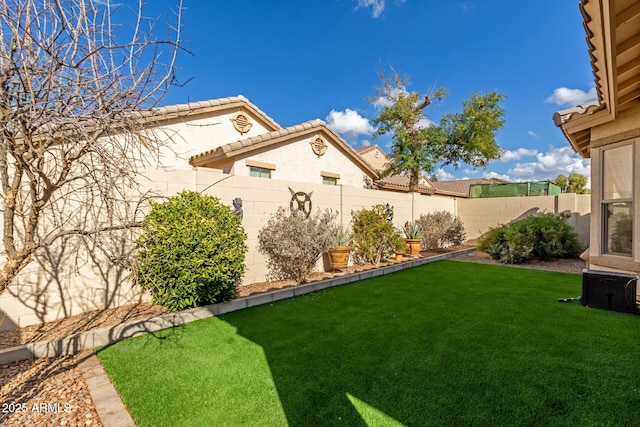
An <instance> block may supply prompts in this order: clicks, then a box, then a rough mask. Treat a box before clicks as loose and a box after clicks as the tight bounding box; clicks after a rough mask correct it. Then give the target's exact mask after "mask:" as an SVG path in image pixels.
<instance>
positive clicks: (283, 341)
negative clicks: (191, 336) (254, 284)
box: [222, 276, 453, 426]
mask: <svg viewBox="0 0 640 427" xmlns="http://www.w3.org/2000/svg"><path fill="white" fill-rule="evenodd" d="M397 277H402V276H397ZM405 279H406V278H405ZM387 280H388V279H387ZM378 286H381V287H382V288H384V287H385V285H383V284H382V281H381V282H380V284H376V283H375V280H374V281H371V282H369V283H368V284H367V287H368V292H374V293H381V298H366V299H362V298H360V299H358V298H357V293H358V292H362V290H360V291H358V287H359V286H358V285H355V286H351V287H350V288H349V289H342V290H341V294H340V298H345V299H348V300H349V301H353V303H351V304H350V305H344V304H340V303H337V302H336V303H334V301H332V299H338V298H337V297H336V296H335V295H333V296H332V291H331V290H329V291H326V292H325V293H323V294H322V295H313V294H311V295H308V296H304V297H302V298H300V299H297V301H296V304H287V303H284V304H279V305H277V306H272V307H263V308H257V310H265V313H264V314H265V316H262V315H259V314H258V313H255V312H253V313H249V312H235V313H230V314H229V315H225V316H223V317H222V320H224V321H225V322H228V323H229V324H230V325H232V326H233V327H234V328H236V330H237V334H238V335H240V336H242V337H244V338H246V339H248V340H250V341H251V342H253V343H255V344H258V345H259V346H261V347H262V349H263V351H264V353H265V356H266V358H267V360H268V366H269V368H270V370H271V375H272V378H273V382H274V384H275V386H276V388H277V391H278V396H279V398H280V401H281V404H282V407H283V409H284V412H285V414H286V417H287V421H288V423H289V425H292V426H308V425H337V424H342V425H388V426H393V425H402V424H404V425H419V424H422V423H423V422H424V421H425V420H430V421H431V422H433V421H434V414H433V413H432V411H430V409H433V408H434V406H437V402H434V401H433V397H434V394H433V387H435V386H432V385H431V384H430V381H429V378H427V377H426V375H427V373H428V372H429V371H430V370H432V369H434V367H436V368H437V366H438V365H440V364H441V363H442V362H443V360H441V359H440V356H436V357H435V359H430V357H431V356H430V355H429V354H430V353H429V352H428V351H426V350H427V349H428V348H429V346H430V345H431V343H432V342H433V338H434V337H436V336H441V335H442V334H443V331H442V330H433V328H432V327H431V326H430V322H431V321H432V319H430V318H429V316H428V315H427V316H420V315H419V312H420V311H421V310H420V309H418V308H417V307H419V306H420V298H421V296H417V298H416V297H414V296H412V295H410V294H405V296H404V298H402V297H401V291H398V292H399V293H398V295H396V296H398V297H400V298H396V296H390V295H389V289H388V288H387V289H386V290H384V292H385V295H386V297H387V298H385V297H384V296H383V295H382V289H379V288H378ZM405 291H406V290H405ZM345 292H353V293H354V295H353V297H352V298H349V297H348V296H346V295H344V293H345ZM318 298H322V303H321V306H323V307H324V309H322V310H317V309H314V310H305V306H307V305H313V306H314V307H317V306H318V304H317V301H315V300H317V299H318ZM412 298H413V299H414V301H413V302H414V303H417V304H413V306H412V307H410V306H411V305H412V304H411V302H410V301H411V299H412ZM305 300H306V302H305ZM394 305H395V307H394ZM338 310H340V311H338ZM267 311H268V313H267ZM336 312H340V313H341V315H340V316H336V315H335V313H336ZM303 314H304V315H303ZM443 317H445V319H439V321H438V323H440V322H442V321H444V322H446V321H447V319H446V317H447V315H443ZM418 318H422V319H423V320H416V319H418ZM452 321H453V319H452ZM382 323H384V327H380V325H381V324H382ZM282 325H287V327H282ZM436 354H438V353H436ZM416 357H417V359H416ZM421 365H422V366H421ZM427 389H431V390H430V391H427ZM442 392H443V393H446V390H442ZM429 412H431V413H429ZM445 412H446V411H445ZM435 417H437V415H435ZM440 421H441V422H446V420H440Z"/></svg>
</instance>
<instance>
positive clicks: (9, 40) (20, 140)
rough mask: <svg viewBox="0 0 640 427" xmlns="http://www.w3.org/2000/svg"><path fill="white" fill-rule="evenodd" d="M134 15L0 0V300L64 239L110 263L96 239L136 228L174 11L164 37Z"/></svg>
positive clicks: (73, 0) (167, 70)
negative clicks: (139, 178) (86, 243)
mask: <svg viewBox="0 0 640 427" xmlns="http://www.w3.org/2000/svg"><path fill="white" fill-rule="evenodd" d="M129 4H131V2H129ZM143 9H144V2H143V1H142V0H138V1H137V3H136V8H135V9H127V8H125V7H117V6H114V5H112V4H111V2H110V1H109V0H0V36H1V38H2V42H1V43H0V185H1V189H2V194H1V196H0V197H1V199H0V209H1V210H2V212H1V213H2V221H3V226H2V233H3V234H2V244H3V246H4V247H3V248H2V249H3V252H2V253H0V259H2V260H3V261H4V263H3V265H2V268H1V270H0V293H2V292H4V291H5V290H6V289H7V287H8V286H9V284H10V283H11V282H12V280H13V279H14V278H15V277H16V275H17V274H18V273H19V272H20V271H22V270H23V269H24V268H25V267H26V266H27V265H29V263H30V262H31V260H32V259H33V257H34V255H36V253H37V252H38V251H39V250H41V249H43V248H45V247H47V246H49V245H51V244H52V243H54V242H56V241H57V240H59V239H61V238H64V237H65V236H70V235H80V236H84V238H90V239H93V241H94V242H93V243H94V244H95V245H96V246H97V247H101V248H103V249H104V250H105V251H106V253H107V254H109V251H108V248H107V247H106V245H104V244H102V243H103V241H102V240H101V237H100V236H101V235H102V234H103V233H105V232H108V231H113V230H123V229H127V228H129V227H135V226H139V225H140V224H139V222H138V221H139V220H140V207H141V206H142V204H143V202H144V199H145V197H144V195H143V194H138V193H137V188H138V187H137V185H136V180H135V177H136V174H137V173H138V171H139V168H140V167H144V166H145V165H147V164H150V163H151V162H153V161H154V159H155V158H156V157H155V156H157V154H158V152H159V150H160V146H161V141H162V140H163V138H161V137H160V135H157V134H156V131H154V130H153V128H152V127H149V123H150V121H153V113H152V108H153V107H154V106H156V104H157V102H158V101H159V100H160V99H161V98H162V96H163V95H164V94H165V93H166V91H167V89H168V88H169V87H170V86H171V84H173V83H174V82H175V76H174V64H175V61H176V55H177V53H178V52H179V50H180V49H181V48H180V45H181V28H182V22H181V16H182V3H181V2H180V3H178V4H177V9H176V10H174V11H172V14H171V15H170V17H171V19H170V22H168V23H167V25H166V26H165V25H164V24H163V25H162V26H159V25H158V20H157V19H149V18H146V17H145V15H144V13H143ZM116 18H117V19H118V21H120V22H125V23H127V24H126V25H125V24H123V25H117V24H116ZM160 27H162V29H163V30H166V29H168V30H169V31H168V32H167V33H166V34H168V35H166V36H165V37H167V38H166V39H164V40H161V39H159V38H158V37H157V35H156V30H157V29H158V28H160ZM142 111H146V113H142ZM107 240H108V239H107ZM111 258H112V260H115V259H113V258H114V256H111ZM116 261H117V260H116Z"/></svg>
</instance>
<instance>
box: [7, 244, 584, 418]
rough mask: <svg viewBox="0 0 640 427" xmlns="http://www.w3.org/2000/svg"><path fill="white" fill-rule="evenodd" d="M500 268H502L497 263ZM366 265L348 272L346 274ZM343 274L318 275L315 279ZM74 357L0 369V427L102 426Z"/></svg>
mask: <svg viewBox="0 0 640 427" xmlns="http://www.w3.org/2000/svg"><path fill="white" fill-rule="evenodd" d="M451 250H452V249H448V250H441V251H434V252H423V253H422V254H421V255H422V256H423V257H429V256H434V255H439V254H441V253H443V252H450V251H451ZM453 259H456V260H459V261H465V262H479V263H486V264H499V263H498V262H496V261H494V260H492V259H491V258H490V257H489V256H488V255H487V254H485V253H484V252H478V251H475V252H472V253H470V254H461V255H457V256H455V257H454V258H453ZM500 265H502V264H500ZM514 267H521V268H536V269H544V270H551V271H563V272H569V273H581V272H582V269H583V268H584V261H582V260H554V261H533V262H530V263H528V264H523V265H519V266H514ZM367 268H371V266H356V267H352V268H351V270H352V271H349V272H353V271H360V270H365V269H367ZM340 274H343V273H321V274H318V275H316V276H315V277H314V279H315V280H320V279H322V278H326V277H333V276H335V275H340ZM288 286H293V283H291V282H285V281H282V282H271V283H256V284H252V285H247V286H243V287H241V289H240V296H245V295H249V294H253V293H259V292H265V291H268V290H272V289H278V288H283V287H288ZM163 313H166V310H165V309H163V308H161V307H156V306H151V305H150V304H148V303H143V304H136V305H132V306H126V307H120V308H117V309H110V310H102V311H97V312H92V313H85V314H83V315H80V316H73V317H70V318H68V319H64V320H62V321H58V322H51V323H48V324H45V325H41V326H29V327H26V328H22V329H19V330H17V331H9V332H0V349H2V348H7V347H11V346H14V345H20V344H23V343H27V342H35V341H42V340H52V339H56V338H61V337H64V336H67V335H69V334H72V333H77V332H82V331H86V330H90V329H93V328H101V327H106V326H112V325H116V324H120V323H123V322H127V321H131V320H136V319H141V318H150V317H154V316H157V315H160V314H163ZM77 357H78V356H63V357H56V358H49V359H38V360H25V361H22V362H16V363H12V364H10V365H5V366H0V425H2V426H37V427H40V426H101V425H102V424H101V422H100V419H99V417H98V414H97V412H96V410H95V406H94V404H93V401H92V400H91V397H90V395H89V392H88V390H87V385H86V383H85V381H84V379H83V377H82V375H81V374H80V371H79V369H78V367H77Z"/></svg>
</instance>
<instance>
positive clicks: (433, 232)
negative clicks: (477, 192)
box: [416, 211, 467, 249]
mask: <svg viewBox="0 0 640 427" xmlns="http://www.w3.org/2000/svg"><path fill="white" fill-rule="evenodd" d="M416 223H417V224H419V225H420V228H421V229H422V241H421V242H420V245H421V246H422V248H423V249H436V248H445V247H447V246H457V245H460V244H461V243H462V242H464V239H465V238H466V237H467V232H466V231H465V229H464V224H463V223H462V220H461V219H460V218H458V217H457V216H454V215H453V214H452V213H451V212H447V211H435V212H433V213H429V214H426V215H424V214H423V215H420V218H419V219H418V220H417V221H416Z"/></svg>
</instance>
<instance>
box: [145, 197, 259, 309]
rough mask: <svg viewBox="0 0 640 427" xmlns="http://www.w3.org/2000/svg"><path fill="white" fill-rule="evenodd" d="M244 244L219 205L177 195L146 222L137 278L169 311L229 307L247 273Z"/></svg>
mask: <svg viewBox="0 0 640 427" xmlns="http://www.w3.org/2000/svg"><path fill="white" fill-rule="evenodd" d="M246 238H247V236H246V234H245V232H244V229H243V228H242V224H241V222H240V219H239V218H238V217H237V216H236V215H235V214H234V213H233V211H232V210H231V209H230V208H229V207H228V206H225V205H223V204H221V203H220V200H219V199H217V198H215V197H211V196H206V195H202V194H200V193H197V192H193V191H185V192H183V193H179V194H178V195H177V196H176V197H172V198H171V199H169V200H168V201H167V202H165V203H162V204H154V205H153V208H152V209H151V212H150V213H149V214H148V215H147V216H146V218H145V219H144V221H143V223H142V235H141V236H140V238H139V239H138V240H137V241H136V243H137V244H138V247H139V253H138V258H137V263H136V265H135V266H134V267H135V268H134V278H135V280H136V281H137V283H139V284H140V285H141V286H142V287H143V288H145V289H148V290H150V291H151V294H152V296H153V302H154V304H159V305H162V306H164V307H167V308H168V309H169V310H171V311H177V310H183V309H185V308H190V307H196V306H199V305H204V304H210V303H216V302H222V301H228V300H229V299H231V298H232V297H233V296H235V295H236V293H237V285H238V283H239V282H240V280H241V278H242V275H243V273H244V269H245V266H244V257H245V253H246V251H247V247H246V245H245V243H244V241H245V239H246Z"/></svg>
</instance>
